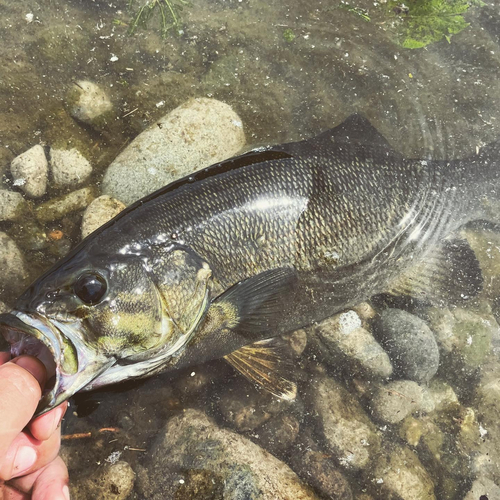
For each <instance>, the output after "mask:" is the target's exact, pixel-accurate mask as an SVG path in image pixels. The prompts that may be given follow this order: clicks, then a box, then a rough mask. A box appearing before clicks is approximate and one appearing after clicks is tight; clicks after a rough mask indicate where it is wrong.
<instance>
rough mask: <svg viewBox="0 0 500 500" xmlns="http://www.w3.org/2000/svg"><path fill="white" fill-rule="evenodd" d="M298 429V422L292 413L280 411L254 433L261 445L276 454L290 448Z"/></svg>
mask: <svg viewBox="0 0 500 500" xmlns="http://www.w3.org/2000/svg"><path fill="white" fill-rule="evenodd" d="M299 430H300V424H299V422H298V420H297V418H296V417H295V416H294V415H288V414H284V413H281V414H279V415H277V416H276V417H274V418H272V419H271V420H268V421H267V422H266V423H265V424H264V425H263V426H262V427H260V428H259V429H257V431H256V434H257V435H258V441H259V443H261V445H262V447H263V448H265V449H266V450H267V451H269V452H270V453H272V454H273V455H276V454H277V453H281V452H284V451H285V450H287V449H288V448H290V446H291V445H292V444H293V443H294V441H295V440H296V439H297V436H298V435H299Z"/></svg>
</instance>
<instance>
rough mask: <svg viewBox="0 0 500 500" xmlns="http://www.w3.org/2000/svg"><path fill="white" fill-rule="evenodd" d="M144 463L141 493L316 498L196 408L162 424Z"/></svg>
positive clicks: (152, 495) (290, 473) (284, 468)
mask: <svg viewBox="0 0 500 500" xmlns="http://www.w3.org/2000/svg"><path fill="white" fill-rule="evenodd" d="M146 466H147V469H145V470H144V469H143V471H142V473H140V474H139V479H140V480H139V485H138V486H139V494H140V497H141V498H147V499H154V500H160V499H161V500H163V499H165V498H186V499H187V498H227V499H233V500H243V499H259V500H290V499H293V500H318V498H317V496H316V495H315V494H314V493H313V492H312V491H311V490H310V489H309V488H308V487H307V486H305V485H304V484H303V483H302V482H301V481H300V479H299V478H298V477H297V475H296V474H295V473H294V472H293V471H292V470H291V469H290V468H289V467H288V466H287V465H285V464H284V463H283V462H281V461H280V460H278V459H277V458H275V457H273V456H272V455H271V454H269V453H268V452H267V451H265V450H263V449H262V448H260V447H259V446H257V445H256V444H254V443H252V442H251V441H250V440H248V439H246V438H244V437H243V436H240V435H238V434H236V433H235V432H232V431H229V430H226V429H221V428H219V427H218V426H217V425H216V424H214V423H213V422H212V421H211V420H210V419H209V418H208V417H207V416H206V415H205V414H203V413H201V412H199V411H196V410H186V411H185V412H184V413H183V414H182V415H179V416H177V417H174V418H172V419H171V420H170V421H169V422H168V423H167V425H166V427H165V429H164V431H163V432H160V436H159V437H158V439H157V440H156V442H155V443H154V444H153V447H152V450H151V456H150V460H149V463H147V464H146ZM197 495H198V496H197Z"/></svg>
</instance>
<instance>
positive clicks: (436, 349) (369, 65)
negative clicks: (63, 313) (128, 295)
mask: <svg viewBox="0 0 500 500" xmlns="http://www.w3.org/2000/svg"><path fill="white" fill-rule="evenodd" d="M450 3H452V2H450ZM457 3H458V2H457ZM175 5H177V6H178V5H180V4H179V3H176V4H175ZM346 5H347V4H345V3H342V2H340V1H339V2H319V1H318V2H313V3H310V2H299V1H296V2H293V3H291V2H287V3H283V2H278V1H274V2H273V1H271V2H263V1H259V0H255V1H246V0H242V1H236V0H235V1H231V0H227V1H223V0H204V1H199V2H193V4H192V5H186V6H184V8H183V10H181V11H179V15H180V16H181V20H180V21H179V29H177V26H176V27H175V29H172V30H170V31H169V32H168V33H167V36H166V37H164V38H163V37H162V33H161V30H159V29H157V28H158V26H159V24H158V23H159V20H158V19H155V18H154V17H152V18H151V19H150V21H149V24H148V27H147V28H146V29H137V30H136V33H135V35H134V36H130V35H128V29H129V28H130V23H131V22H133V19H134V17H133V16H132V15H131V12H130V11H129V9H128V2H126V1H125V0H117V1H115V2H99V1H89V0H88V1H77V0H72V1H68V2H54V1H48V0H41V1H40V2H37V3H35V4H33V3H30V2H25V1H23V0H21V1H19V2H13V1H9V0H7V1H5V0H4V1H2V2H0V12H1V16H0V37H1V40H2V43H1V44H0V57H1V62H2V72H1V75H0V96H1V99H0V169H1V171H2V174H4V186H3V187H4V189H7V190H10V191H14V192H16V193H22V192H23V190H26V189H27V186H25V185H23V184H22V183H20V182H16V176H15V175H14V176H13V175H12V172H11V170H10V168H9V164H10V162H11V161H12V159H13V158H14V157H16V156H17V155H19V154H21V153H23V152H25V151H27V150H29V149H30V148H31V147H32V146H35V145H41V146H43V147H50V148H52V150H68V149H71V148H75V149H76V150H78V151H79V152H80V153H81V155H82V156H83V157H84V158H85V159H86V160H88V161H89V162H90V165H91V167H92V173H91V174H90V171H88V169H87V170H85V168H87V167H85V166H83V165H82V164H80V167H79V170H77V171H76V173H75V174H74V175H76V177H71V172H70V169H69V167H63V168H62V170H63V173H61V174H60V176H59V177H58V176H57V174H56V172H57V168H56V164H57V162H56V161H55V160H54V157H55V156H57V155H52V165H51V169H52V170H51V174H50V177H49V183H48V188H47V190H45V189H42V191H41V193H42V195H41V196H39V194H38V193H37V192H36V191H35V192H33V191H31V192H30V193H29V196H25V197H24V198H23V197H20V196H19V195H14V194H8V195H6V194H4V195H3V197H4V199H5V200H7V201H5V200H3V201H1V203H0V205H1V206H0V215H1V216H2V217H1V219H2V222H0V224H1V226H0V229H1V231H3V232H4V234H3V235H2V240H1V245H2V252H3V254H4V255H6V256H7V257H6V259H7V258H8V260H6V261H5V262H6V263H5V267H6V272H5V274H4V275H3V277H2V280H3V281H1V282H0V286H1V297H0V298H1V299H2V300H3V301H4V302H6V303H7V304H8V303H12V302H13V299H14V297H15V296H16V294H17V293H19V291H20V290H21V288H22V284H24V283H26V282H27V281H28V280H30V279H33V278H35V277H36V276H38V275H39V274H40V273H41V272H42V271H43V270H45V269H47V268H48V267H49V266H50V265H51V264H52V263H53V262H55V261H57V259H58V258H60V256H62V255H64V254H66V253H67V252H68V250H69V249H70V247H71V246H72V245H74V244H75V243H76V242H77V241H79V240H80V237H81V236H80V234H81V232H80V231H81V217H82V211H83V209H84V208H85V207H86V206H87V205H88V204H89V203H90V201H91V200H92V199H93V198H94V197H95V196H97V195H99V194H101V190H102V186H103V185H104V186H105V183H104V184H103V185H101V181H102V178H103V174H104V172H105V169H106V168H107V167H108V165H109V164H110V163H111V161H112V160H113V159H114V158H115V157H116V156H117V154H118V153H120V152H121V151H123V150H124V148H125V147H126V145H127V144H128V143H129V142H130V141H131V140H132V139H133V138H134V137H136V136H137V135H138V134H139V133H140V132H141V131H142V130H144V128H145V127H146V126H148V125H150V124H152V123H155V120H159V119H160V118H161V117H162V116H164V115H165V114H166V113H167V112H169V111H171V110H173V109H174V108H175V107H177V106H178V105H180V104H183V103H184V102H186V101H187V100H188V99H189V98H190V97H213V98H216V99H219V100H220V101H223V102H226V103H228V104H230V105H231V106H232V108H233V109H234V110H235V111H236V112H237V113H238V115H239V117H240V118H241V122H242V123H243V126H244V129H245V134H246V138H247V143H252V144H260V143H282V142H285V141H290V140H295V139H299V138H305V137H309V136H312V135H314V134H316V133H319V132H320V131H322V130H325V129H327V128H331V127H332V126H334V125H336V124H338V123H340V122H341V121H342V120H343V119H344V118H345V117H346V116H348V115H350V114H351V113H353V112H355V111H357V112H361V113H363V114H364V115H365V116H367V117H368V118H369V119H370V121H371V122H372V123H373V124H374V126H375V127H376V128H377V129H378V130H379V131H380V132H381V133H382V134H383V135H384V136H385V137H386V138H387V139H388V140H389V142H390V143H391V145H392V146H393V147H394V148H395V149H397V150H398V151H400V152H402V153H403V154H405V155H406V156H409V157H421V158H440V159H442V158H459V157H466V156H469V155H470V154H471V153H473V152H474V151H475V150H476V148H478V147H481V146H483V145H484V144H486V143H489V142H491V141H492V140H494V139H497V138H498V137H500V123H499V120H498V117H499V116H500V80H499V79H498V71H499V57H500V46H499V42H500V40H499V33H500V29H499V26H500V15H499V14H498V12H497V11H498V6H496V5H495V4H494V3H492V2H487V3H486V5H483V6H480V7H479V6H477V7H475V8H472V9H470V10H469V11H467V12H466V13H465V21H466V22H468V23H470V26H468V27H466V28H465V29H464V30H463V31H461V32H460V33H458V34H457V35H454V36H453V37H451V40H450V42H448V41H447V40H446V39H443V40H442V41H439V42H437V43H433V44H430V45H428V46H427V47H425V48H422V49H416V50H409V49H405V48H403V47H401V46H400V45H397V44H395V43H394V41H393V40H394V37H395V36H397V33H399V32H398V31H397V30H398V29H399V28H398V25H394V23H395V22H396V21H395V20H394V17H390V16H389V15H388V14H387V12H388V11H387V9H385V7H387V6H384V5H383V4H382V5H378V4H377V3H376V2H375V3H373V2H368V1H363V0H358V1H356V2H351V3H350V4H349V5H348V8H346ZM409 6H410V8H411V2H409ZM136 7H137V8H140V5H137V6H136ZM167 7H168V5H167V4H165V6H164V8H167ZM389 7H391V8H396V7H398V6H392V5H390V6H389ZM398 8H400V9H402V8H403V6H402V4H401V5H400V6H399V7H398ZM384 9H385V10H384ZM389 10H390V9H389ZM392 10H393V9H392ZM136 12H137V11H136ZM176 12H177V11H176ZM152 15H156V14H154V13H153V14H152ZM401 15H404V13H403V14H401ZM365 17H368V18H369V20H367V19H365ZM167 21H168V20H167ZM406 21H408V22H409V18H408V19H406ZM406 21H403V22H406ZM398 22H401V20H399V21H398ZM155 23H156V24H155ZM179 30H180V33H177V34H176V33H175V31H179ZM87 82H91V83H87ZM94 83H95V84H97V87H95V88H94V87H91V85H93V84H94ZM82 93H84V94H85V95H87V96H90V97H88V100H87V102H85V103H82V102H81V101H80V100H79V99H80V97H81V94H82ZM235 127H238V125H235ZM214 130H215V129H214ZM219 132H220V131H219ZM213 134H214V135H215V131H214V132H213ZM236 143H237V141H236V142H235V144H236ZM33 154H38V155H43V154H44V150H43V149H42V148H40V150H38V149H37V150H36V151H34V153H33ZM207 154H208V153H207ZM231 154H232V153H231ZM203 160H204V161H208V163H210V161H209V160H207V159H206V158H204V159H203ZM78 161H79V159H78ZM78 161H77V159H76V158H75V157H72V159H71V160H70V162H69V164H71V165H76V164H78ZM200 161H201V160H200ZM63 165H64V163H63ZM65 165H68V163H66V164H65ZM41 168H43V166H42V167H41ZM149 168H150V167H148V169H149ZM174 168H177V167H174ZM84 171H86V172H88V173H89V174H90V176H89V177H86V175H83V174H82V172H84ZM64 172H65V173H64ZM68 172H69V173H68ZM173 174H174V175H175V174H176V172H174V173H173ZM177 174H179V172H177ZM122 175H123V174H122ZM148 175H152V176H155V175H156V172H155V171H150V170H148ZM68 176H69V177H68ZM82 179H86V180H82ZM13 184H14V185H13ZM38 188H39V186H38V185H35V186H33V187H32V189H35V190H36V189H38ZM30 189H31V188H30ZM75 189H78V191H77V192H75ZM26 200H28V201H26ZM56 201H57V203H56ZM123 201H125V200H123ZM104 206H105V209H104V210H105V212H106V213H117V212H118V211H119V210H120V209H121V207H120V206H118V205H116V202H114V201H112V200H111V201H110V200H107V201H106V202H104ZM113 210H114V211H115V212H113ZM491 210H492V211H495V200H492V207H491ZM497 213H498V212H497ZM87 222H88V221H87ZM6 235H8V237H7V236H6ZM463 236H465V237H466V238H467V240H468V241H469V243H470V244H471V246H472V248H473V249H474V251H475V252H476V255H477V256H478V259H479V261H480V263H481V266H482V269H483V273H484V276H485V288H484V291H483V292H482V294H481V295H480V297H478V298H476V299H474V300H470V301H466V302H464V303H463V304H461V305H460V307H434V306H429V305H425V304H421V303H415V302H410V301H401V300H399V299H395V298H387V297H384V298H380V297H379V298H376V299H374V300H372V301H371V303H370V304H368V303H364V304H360V305H359V306H357V307H356V308H355V309H353V310H352V311H348V312H344V313H342V314H340V315H337V316H335V317H334V318H331V319H329V320H327V321H325V322H323V323H321V324H320V325H315V326H313V327H311V328H308V329H306V330H305V331H299V332H296V333H294V334H293V335H291V336H290V338H289V343H290V349H291V351H292V355H293V357H294V364H295V367H296V376H297V380H298V385H299V396H298V398H297V400H296V401H294V402H292V403H289V402H284V401H280V400H277V399H276V398H274V397H272V396H270V395H269V394H267V393H265V392H261V391H260V390H258V389H256V388H254V387H253V386H252V385H251V384H249V383H248V382H246V381H245V380H244V379H243V378H242V377H240V376H239V375H236V374H235V373H234V372H233V370H232V369H231V368H230V367H229V366H227V365H226V364H225V363H224V362H214V363H210V364H208V365H205V366H200V367H195V368H193V369H189V370H187V371H185V372H182V373H179V374H177V375H176V376H173V375H172V376H158V377H155V378H153V379H151V380H148V381H144V382H140V383H138V382H135V383H130V384H128V385H126V386H119V387H117V388H116V389H113V390H108V391H104V392H96V393H91V394H82V395H79V396H77V397H75V398H74V399H73V402H72V406H71V410H72V411H70V412H69V413H68V416H67V418H66V420H65V423H64V427H63V434H65V435H66V438H65V441H64V444H63V450H62V454H63V456H64V459H65V460H66V463H67V464H68V467H69V469H70V474H71V477H72V481H73V497H74V498H89V499H90V498H98V497H101V498H131V499H142V498H148V499H149V498H151V499H160V498H161V499H164V498H173V499H190V498H193V499H212V498H213V499H219V498H221V499H222V498H224V499H226V498H227V499H243V498H245V499H246V498H255V499H257V498H259V499H261V498H262V499H264V498H265V499H267V498H269V499H277V498H283V499H292V498H293V499H300V498H304V499H309V498H310V499H314V498H356V499H359V500H361V499H363V500H369V499H385V498H403V499H405V500H406V499H408V500H410V499H432V498H438V499H462V498H466V499H467V500H472V499H474V500H479V499H483V500H484V499H485V498H489V499H490V500H491V499H492V498H500V468H499V465H500V456H499V452H498V450H499V449H500V430H499V426H498V419H497V415H498V409H499V404H500V403H499V397H498V396H499V395H500V394H499V380H500V369H499V366H498V360H497V357H498V348H499V345H500V344H499V341H500V337H499V328H498V324H497V318H498V315H499V310H498V296H499V291H500V285H499V283H500V282H499V278H498V277H499V276H500V267H499V266H500V252H499V248H500V236H499V234H498V231H497V228H496V227H493V226H490V225H487V224H482V225H479V224H477V225H474V226H471V227H468V228H467V229H466V230H464V233H463ZM12 241H15V242H16V244H17V246H18V248H17V247H14V246H12ZM9 259H10V260H9ZM22 259H24V262H25V264H23V261H22ZM264 450H267V451H268V452H269V453H270V454H268V453H266V452H265V451H264ZM497 485H498V486H497Z"/></svg>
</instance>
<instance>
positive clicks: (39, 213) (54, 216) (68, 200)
mask: <svg viewBox="0 0 500 500" xmlns="http://www.w3.org/2000/svg"><path fill="white" fill-rule="evenodd" d="M93 199H94V193H93V190H92V189H91V188H88V187H86V188H82V189H78V190H77V191H72V192H71V193H68V194H66V195H64V196H60V197H59V198H54V199H52V200H49V201H46V202H45V203H42V204H41V205H39V206H38V207H36V210H35V216H36V218H37V219H38V220H39V221H40V222H52V221H54V220H58V219H62V218H63V217H64V216H65V215H67V214H68V213H71V212H78V211H80V210H83V209H84V208H86V207H87V206H88V205H89V204H90V202H91V201H92V200H93Z"/></svg>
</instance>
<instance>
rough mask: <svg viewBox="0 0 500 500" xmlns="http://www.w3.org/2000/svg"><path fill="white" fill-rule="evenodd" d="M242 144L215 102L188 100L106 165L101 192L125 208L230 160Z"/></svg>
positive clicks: (226, 111)
mask: <svg viewBox="0 0 500 500" xmlns="http://www.w3.org/2000/svg"><path fill="white" fill-rule="evenodd" d="M244 144H245V134H244V132H243V125H242V123H241V119H240V117H239V116H238V115H237V114H236V113H235V112H234V111H233V109H232V108H231V107H230V106H229V105H227V104H225V103H223V102H220V101H217V100H215V99H206V98H199V99H191V100H190V101H188V102H186V103H185V104H183V105H182V106H179V107H178V108H176V109H174V110H173V111H171V112H170V113H169V114H167V115H165V116H164V117H162V118H160V119H159V120H157V121H156V122H155V123H153V124H152V125H151V126H150V127H149V128H148V129H146V130H145V131H144V132H142V133H141V134H139V135H138V136H137V137H136V138H135V139H134V140H133V141H132V142H131V143H130V144H129V145H128V146H127V147H126V148H125V149H124V150H123V151H122V152H121V153H120V154H119V155H118V157H117V158H116V159H115V160H114V161H113V162H112V163H111V165H110V166H109V167H108V169H107V170H106V173H105V174H104V179H103V182H102V191H103V193H104V194H107V195H109V196H112V197H114V198H116V199H118V200H121V201H122V202H123V203H125V204H126V205H129V204H131V203H133V202H134V201H136V200H138V199H139V198H142V197H143V196H146V195H147V194H149V193H152V192H153V191H156V190H157V189H159V188H161V187H163V186H166V185H167V184H169V183H170V182H172V181H174V180H176V179H179V178H181V177H184V176H187V175H189V174H192V173H193V172H196V171H197V170H200V169H202V168H205V167H208V166H210V165H213V164H214V163H217V162H220V161H222V160H225V159H226V158H229V157H231V156H234V155H235V154H236V153H237V152H238V151H239V150H240V149H241V148H242V147H243V146H244Z"/></svg>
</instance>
